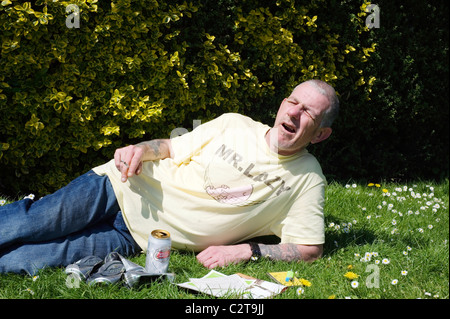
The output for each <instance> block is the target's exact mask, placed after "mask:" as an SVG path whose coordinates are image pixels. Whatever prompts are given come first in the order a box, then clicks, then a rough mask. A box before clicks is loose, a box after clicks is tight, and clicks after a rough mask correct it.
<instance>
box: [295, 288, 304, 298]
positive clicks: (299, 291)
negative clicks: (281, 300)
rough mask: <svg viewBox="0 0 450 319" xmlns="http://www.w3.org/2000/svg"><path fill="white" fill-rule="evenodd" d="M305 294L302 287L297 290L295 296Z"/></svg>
mask: <svg viewBox="0 0 450 319" xmlns="http://www.w3.org/2000/svg"><path fill="white" fill-rule="evenodd" d="M304 292H305V290H304V289H303V288H302V287H299V288H297V295H299V296H300V295H301V294H303V293H304Z"/></svg>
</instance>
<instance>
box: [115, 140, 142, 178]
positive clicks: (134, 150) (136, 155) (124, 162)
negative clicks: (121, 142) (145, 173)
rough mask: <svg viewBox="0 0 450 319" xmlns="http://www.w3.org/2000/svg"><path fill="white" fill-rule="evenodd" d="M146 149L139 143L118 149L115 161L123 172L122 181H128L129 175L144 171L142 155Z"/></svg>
mask: <svg viewBox="0 0 450 319" xmlns="http://www.w3.org/2000/svg"><path fill="white" fill-rule="evenodd" d="M143 155H144V149H143V148H142V147H140V146H137V145H129V146H126V147H122V148H119V149H117V150H116V152H115V153H114V162H115V164H116V167H117V169H118V170H119V171H120V172H121V173H122V182H126V181H127V179H128V177H131V176H133V175H134V174H136V175H139V174H140V173H141V172H142V161H143V160H142V157H143Z"/></svg>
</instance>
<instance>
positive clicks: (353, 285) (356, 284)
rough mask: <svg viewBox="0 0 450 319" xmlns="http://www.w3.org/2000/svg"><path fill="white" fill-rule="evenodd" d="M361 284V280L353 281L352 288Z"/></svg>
mask: <svg viewBox="0 0 450 319" xmlns="http://www.w3.org/2000/svg"><path fill="white" fill-rule="evenodd" d="M358 286H359V282H357V281H356V280H353V281H352V288H358Z"/></svg>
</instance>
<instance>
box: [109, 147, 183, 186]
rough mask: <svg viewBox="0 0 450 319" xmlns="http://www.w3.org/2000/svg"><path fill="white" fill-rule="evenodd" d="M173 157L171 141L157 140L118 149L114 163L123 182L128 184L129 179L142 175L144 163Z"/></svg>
mask: <svg viewBox="0 0 450 319" xmlns="http://www.w3.org/2000/svg"><path fill="white" fill-rule="evenodd" d="M173 156H174V154H173V150H172V143H171V142H170V139H156V140H151V141H148V142H142V143H139V144H136V145H129V146H126V147H122V148H119V149H117V150H116V152H115V153H114V162H115V164H116V167H117V169H118V170H119V171H120V172H121V173H122V182H126V181H127V179H128V177H131V176H133V175H134V174H136V175H139V174H140V173H141V171H142V162H144V161H155V160H159V159H165V158H169V157H170V158H173Z"/></svg>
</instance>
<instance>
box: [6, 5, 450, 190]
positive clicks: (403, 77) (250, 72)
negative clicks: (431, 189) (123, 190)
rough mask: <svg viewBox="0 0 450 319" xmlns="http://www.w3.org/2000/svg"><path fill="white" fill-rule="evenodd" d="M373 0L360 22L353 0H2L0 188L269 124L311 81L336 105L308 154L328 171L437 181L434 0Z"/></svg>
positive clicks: (50, 185)
mask: <svg viewBox="0 0 450 319" xmlns="http://www.w3.org/2000/svg"><path fill="white" fill-rule="evenodd" d="M378 4H379V7H380V8H381V23H380V28H372V29H369V28H367V27H366V25H365V20H366V18H367V17H368V15H369V14H370V12H365V11H366V9H367V7H368V5H369V2H363V3H362V4H361V2H360V1H355V0H345V1H334V0H332V1H323V0H311V1H309V2H307V3H305V2H300V1H297V2H295V1H294V0H278V1H271V2H267V3H266V2H264V3H261V2H260V1H256V0H245V1H237V0H218V1H211V0H191V1H187V0H186V1H185V0H183V1H181V0H174V1H157V0H153V1H152V0H147V1H143V0H141V1H131V0H118V1H96V0H84V1H54V0H41V1H36V2H33V3H31V2H22V1H9V0H4V1H2V2H1V3H0V30H1V32H0V38H1V43H2V48H1V60H0V167H1V170H0V193H8V194H17V193H18V192H30V191H31V192H34V193H38V194H45V193H48V192H51V191H54V190H55V189H57V188H59V187H61V186H63V185H64V184H66V183H67V182H68V181H70V180H71V179H73V178H74V177H76V176H77V175H79V174H81V173H83V172H85V171H86V170H88V169H89V168H91V167H93V166H95V165H98V164H100V163H103V162H104V161H107V160H108V159H109V158H111V156H112V154H113V152H114V150H115V149H116V148H117V147H119V146H123V145H125V144H128V143H135V142H138V141H141V140H145V139H151V138H159V137H168V136H169V135H170V133H171V132H172V130H173V129H174V128H177V127H183V128H187V129H188V130H190V129H192V126H193V120H201V121H207V120H209V119H212V118H214V117H216V116H218V115H220V114H222V113H224V112H240V113H243V114H246V115H249V116H252V117H253V118H255V119H257V120H260V121H262V122H265V123H267V124H272V123H273V119H274V116H275V114H276V111H277V109H278V106H279V103H280V101H281V100H282V98H283V97H285V96H286V95H287V94H289V92H290V91H291V90H292V88H293V87H294V86H295V85H296V84H298V83H299V82H301V81H303V80H306V79H309V78H320V79H323V80H326V81H328V82H330V84H332V85H334V86H335V87H336V89H337V91H338V93H339V95H340V99H341V105H342V108H341V116H340V118H339V119H338V121H337V122H336V124H335V126H334V133H333V135H332V137H331V138H330V139H329V140H327V141H325V142H323V143H320V144H317V145H314V147H312V148H311V151H312V152H313V153H314V154H316V156H317V157H318V158H319V160H320V161H321V163H322V166H323V168H324V171H325V174H326V175H327V176H329V177H331V178H340V179H351V178H368V179H372V180H375V179H382V178H386V177H391V178H411V177H414V176H424V177H435V176H442V175H443V174H444V175H445V174H447V176H448V166H447V170H446V166H445V163H447V165H448V146H445V145H444V143H445V142H447V145H448V133H445V125H447V130H448V93H447V94H446V95H445V93H444V90H445V88H447V90H448V80H447V81H445V80H443V79H442V78H443V76H445V75H447V76H448V64H446V60H445V58H448V40H446V38H445V36H447V37H448V30H445V29H443V27H442V26H443V25H444V24H446V22H447V23H448V18H447V17H446V12H447V13H448V4H446V3H445V2H442V5H443V6H442V7H441V6H432V5H429V4H426V3H424V4H421V3H420V2H418V1H413V2H411V3H409V4H408V5H405V6H404V7H402V9H401V10H399V7H398V6H397V5H396V4H395V3H391V2H386V3H384V2H381V3H378ZM74 5H75V6H74ZM442 8H444V10H442ZM74 9H76V10H74ZM77 10H79V13H78V12H77ZM446 10H447V11H446ZM77 14H78V15H77ZM414 17H417V18H414ZM77 19H79V20H77ZM415 19H417V20H418V21H415ZM421 19H422V20H423V21H428V23H422V22H419V21H422V20H421ZM77 21H79V27H78V28H77V27H76V26H77V25H76V22H77ZM405 21H406V22H408V21H409V23H410V24H408V23H406V24H405ZM432 22H433V23H434V24H433V23H432ZM419 23H420V24H419ZM411 25H413V26H415V30H414V31H411V30H409V29H410V28H411ZM68 26H71V28H70V27H68ZM419 26H420V28H419ZM436 30H437V31H436ZM402 34H403V36H402ZM442 39H444V40H442ZM430 55H431V58H430ZM430 69H431V70H432V71H430ZM433 71H434V72H433ZM441 75H442V78H441ZM447 78H448V77H447ZM438 79H440V80H441V81H440V82H439V83H441V86H439V87H438V88H436V86H435V83H436V80H438ZM445 98H446V100H445ZM446 106H447V108H446ZM423 114H426V115H423ZM445 119H446V120H445ZM445 123H447V124H445ZM445 134H447V135H445ZM438 136H440V137H441V138H442V136H443V137H444V138H443V140H442V141H439V140H438V139H437V137H438ZM434 145H435V146H437V147H434ZM446 151H447V152H446ZM440 161H442V162H440ZM420 163H425V165H420ZM442 163H444V164H442ZM424 166H426V167H424Z"/></svg>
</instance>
